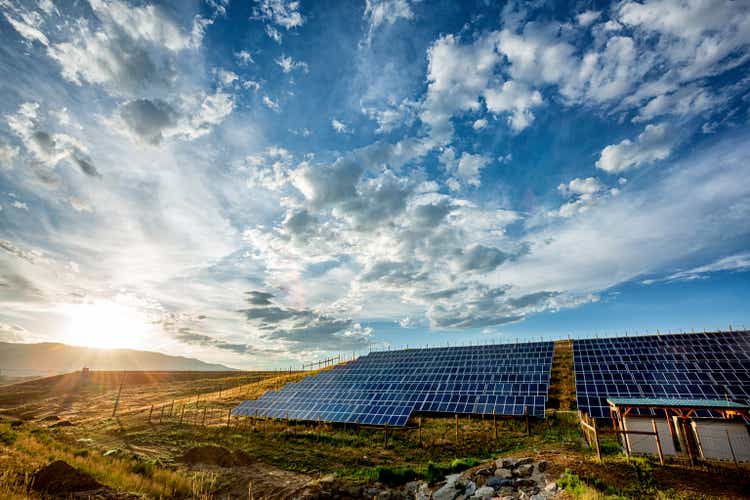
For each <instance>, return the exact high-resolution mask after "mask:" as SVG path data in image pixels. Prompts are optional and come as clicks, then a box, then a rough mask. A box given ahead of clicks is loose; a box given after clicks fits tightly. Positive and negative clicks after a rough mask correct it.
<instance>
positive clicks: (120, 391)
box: [112, 370, 128, 418]
mask: <svg viewBox="0 0 750 500" xmlns="http://www.w3.org/2000/svg"><path fill="white" fill-rule="evenodd" d="M127 374H128V372H126V371H125V370H123V372H122V378H121V379H120V387H119V388H118V389H117V397H116V398H115V407H114V408H112V418H115V415H117V406H118V405H119V404H120V394H121V393H122V386H123V385H125V377H126V376H127Z"/></svg>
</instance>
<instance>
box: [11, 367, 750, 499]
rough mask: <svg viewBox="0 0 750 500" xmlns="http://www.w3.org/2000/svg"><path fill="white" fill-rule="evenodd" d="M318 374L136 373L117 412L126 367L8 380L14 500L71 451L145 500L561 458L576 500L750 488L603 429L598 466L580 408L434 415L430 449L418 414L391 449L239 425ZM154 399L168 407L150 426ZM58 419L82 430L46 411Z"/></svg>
mask: <svg viewBox="0 0 750 500" xmlns="http://www.w3.org/2000/svg"><path fill="white" fill-rule="evenodd" d="M308 374H309V373H278V372H257V373H225V374H221V373H205V374H201V373H171V374H170V373H161V374H145V373H142V374H138V375H135V374H134V375H132V378H131V379H130V382H128V379H127V378H126V381H125V385H124V388H123V390H122V394H121V406H120V409H119V410H118V416H117V417H115V418H112V417H111V413H112V408H113V404H114V400H115V397H116V394H117V390H118V388H119V384H120V381H121V376H122V374H121V373H120V374H112V373H110V374H107V373H102V374H92V376H91V377H89V378H88V379H87V380H85V381H83V382H81V381H80V380H79V381H78V382H76V381H75V377H76V375H75V374H73V375H67V376H63V377H62V378H60V377H54V378H52V379H47V381H46V383H45V382H44V381H43V380H36V381H33V382H29V383H26V384H22V385H21V386H20V388H19V390H18V391H16V392H15V393H14V392H13V391H8V390H7V389H8V388H7V387H3V388H0V401H2V402H3V414H4V415H5V419H6V423H3V424H0V447H1V451H0V497H2V498H25V497H26V496H27V487H28V485H29V482H30V477H31V476H30V473H31V472H32V471H34V470H36V469H38V468H39V467H41V466H43V465H45V464H47V463H49V462H51V461H53V460H57V459H61V460H64V461H66V462H68V463H69V464H71V465H73V466H75V467H76V468H79V469H80V470H82V471H85V472H88V473H89V474H91V475H92V476H93V477H94V478H95V479H96V480H98V481H99V482H100V483H102V484H104V485H106V486H107V487H109V488H111V489H112V491H115V492H120V493H125V492H126V493H129V494H133V495H136V496H140V497H146V498H159V497H162V498H165V497H182V498H195V497H197V498H220V497H221V498H223V497H224V495H227V494H230V493H231V494H232V495H234V496H239V497H242V496H248V485H250V484H251V485H252V488H253V491H254V492H255V493H254V496H255V497H256V498H257V497H262V496H263V495H264V494H269V493H273V492H276V494H277V495H280V496H284V495H282V494H280V493H279V492H288V491H290V490H284V489H279V482H280V481H284V482H286V483H290V482H291V483H292V484H296V483H298V484H300V485H302V484H305V483H306V482H308V481H310V480H314V479H315V478H319V477H323V476H331V475H333V476H335V477H336V478H337V479H338V480H340V481H348V482H353V483H362V482H373V481H378V480H379V481H385V482H399V481H406V480H408V479H413V478H424V479H429V480H433V481H434V480H437V479H439V478H440V477H442V475H444V474H445V473H447V472H451V471H457V470H461V469H463V468H467V467H470V466H473V465H476V464H478V463H481V462H482V461H484V460H488V459H491V458H496V457H498V456H504V455H510V456H534V457H536V458H544V459H546V460H548V461H549V462H550V464H551V465H550V470H551V473H552V474H554V475H555V476H564V477H565V485H567V486H568V488H567V490H566V493H565V494H564V495H567V496H569V497H582V498H610V497H613V498H618V497H626V498H655V497H665V498H670V497H671V498H686V497H695V498H703V497H707V496H708V492H711V496H715V497H723V498H742V497H747V496H748V495H750V481H749V480H748V474H747V470H745V471H744V472H742V473H738V472H737V471H734V470H733V469H732V468H720V469H715V470H708V469H705V468H700V469H686V468H684V467H683V466H681V465H680V466H678V465H667V466H665V467H661V466H658V465H657V464H654V463H653V462H652V461H651V460H648V459H631V460H630V461H628V460H626V458H625V457H624V456H623V455H622V454H621V453H620V451H619V447H618V446H617V443H616V442H614V441H613V440H612V438H611V437H610V436H607V435H604V436H603V438H602V448H603V450H604V454H605V463H604V464H598V463H597V462H596V460H595V457H594V455H593V454H592V453H591V451H590V450H588V449H587V448H586V447H585V444H584V441H583V440H582V437H581V433H580V431H579V428H578V427H577V425H576V421H575V417H574V414H573V413H565V412H560V413H558V414H555V415H553V416H552V417H551V418H548V419H547V420H545V421H536V422H532V425H531V435H530V436H527V435H526V429H525V423H524V422H523V421H520V420H500V419H498V424H497V438H495V430H494V426H493V422H492V419H478V418H476V417H474V418H472V419H468V418H461V419H460V420H459V433H458V438H456V426H455V421H454V419H453V418H448V417H446V418H423V419H422V432H421V435H422V443H421V445H420V441H419V434H420V432H419V430H418V429H417V428H416V426H415V425H413V424H415V423H416V422H417V420H416V419H412V420H413V422H410V428H408V429H404V430H392V432H391V435H390V436H389V440H388V446H387V447H386V445H385V440H384V431H383V430H382V429H372V428H356V427H353V426H343V425H326V424H323V425H320V426H318V425H317V424H315V423H307V424H305V423H299V422H289V423H288V424H287V422H285V421H264V420H258V421H252V420H248V419H237V418H232V419H231V420H230V421H229V425H227V412H228V410H229V409H230V408H231V407H233V406H234V405H235V404H237V402H239V401H241V400H242V399H246V398H255V397H258V396H260V395H261V394H262V393H264V392H265V391H267V390H269V389H275V388H278V387H281V386H282V385H284V384H285V383H288V382H290V381H294V380H299V379H300V378H301V377H303V376H306V375H308ZM203 375H205V376H203ZM77 376H78V377H80V374H78V375H77ZM11 387H12V386H11ZM61 388H65V389H64V390H61ZM14 398H15V399H14ZM173 400H174V401H176V402H175V404H174V405H173V404H172V401H173ZM14 405H15V406H14ZM151 405H154V408H155V409H154V410H153V413H152V415H151V421H150V422H149V419H148V414H149V413H150V412H151V411H152V410H151ZM183 407H184V413H183ZM162 408H169V409H171V410H172V416H171V417H166V416H165V415H166V414H165V413H162V410H161V409H162ZM164 411H166V410H164ZM204 412H205V414H206V415H207V419H206V424H208V425H205V426H204V425H201V424H203V420H202V417H203V415H204ZM50 415H55V416H57V417H58V418H62V419H63V420H64V421H69V422H70V423H71V424H72V425H65V426H63V425H60V421H58V420H51V419H44V417H50ZM18 417H23V419H21V420H16V419H18ZM180 417H181V418H182V423H180ZM159 420H161V423H160V422H159ZM196 423H197V424H198V425H195V424H196ZM202 445H216V446H222V447H224V448H226V449H228V450H241V451H242V452H244V453H245V454H246V456H247V457H248V459H249V461H250V464H251V465H249V466H244V467H230V468H221V467H211V466H205V467H204V466H196V465H188V464H185V463H184V462H183V460H182V459H181V457H182V456H183V455H184V454H185V453H186V452H187V451H188V450H190V449H192V448H194V447H198V446H202ZM566 469H567V470H568V472H567V473H566V472H565V471H566ZM743 474H744V475H743Z"/></svg>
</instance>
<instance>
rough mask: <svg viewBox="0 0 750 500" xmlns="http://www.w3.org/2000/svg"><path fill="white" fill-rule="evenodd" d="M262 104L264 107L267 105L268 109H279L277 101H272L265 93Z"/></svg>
mask: <svg viewBox="0 0 750 500" xmlns="http://www.w3.org/2000/svg"><path fill="white" fill-rule="evenodd" d="M263 104H265V105H266V107H268V108H269V109H272V110H274V111H279V110H280V109H281V108H280V106H279V101H274V100H273V99H271V98H270V97H268V96H267V95H264V96H263Z"/></svg>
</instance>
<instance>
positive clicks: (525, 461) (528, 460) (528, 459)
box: [515, 457, 534, 467]
mask: <svg viewBox="0 0 750 500" xmlns="http://www.w3.org/2000/svg"><path fill="white" fill-rule="evenodd" d="M533 463H534V459H533V458H531V457H525V458H522V459H520V460H517V461H516V464H515V467H520V466H521V465H526V464H533Z"/></svg>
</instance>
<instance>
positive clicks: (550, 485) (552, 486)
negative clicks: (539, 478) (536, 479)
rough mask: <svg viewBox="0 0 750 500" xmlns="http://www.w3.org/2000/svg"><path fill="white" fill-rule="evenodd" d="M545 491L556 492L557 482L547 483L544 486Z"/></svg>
mask: <svg viewBox="0 0 750 500" xmlns="http://www.w3.org/2000/svg"><path fill="white" fill-rule="evenodd" d="M544 491H546V492H547V493H555V492H556V491H557V483H555V482H554V481H553V482H551V483H547V486H545V487H544Z"/></svg>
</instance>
